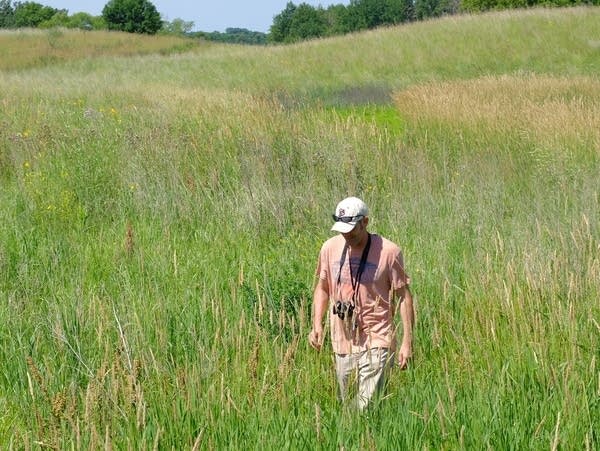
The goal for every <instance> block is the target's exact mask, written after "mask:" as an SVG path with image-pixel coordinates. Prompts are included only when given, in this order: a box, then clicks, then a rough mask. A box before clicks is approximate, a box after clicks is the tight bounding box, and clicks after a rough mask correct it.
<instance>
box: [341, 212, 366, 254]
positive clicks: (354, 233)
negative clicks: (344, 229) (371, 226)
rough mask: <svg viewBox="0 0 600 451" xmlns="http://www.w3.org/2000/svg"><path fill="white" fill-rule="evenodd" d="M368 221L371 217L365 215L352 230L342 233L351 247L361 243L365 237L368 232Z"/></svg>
mask: <svg viewBox="0 0 600 451" xmlns="http://www.w3.org/2000/svg"><path fill="white" fill-rule="evenodd" d="M368 222H369V218H367V217H364V218H362V219H361V220H360V221H359V222H358V223H357V224H356V226H355V227H354V228H353V229H352V230H351V231H350V232H348V233H342V236H343V237H344V239H345V240H346V243H348V245H349V246H350V247H352V246H356V245H358V244H360V243H361V241H362V240H363V239H364V237H365V236H366V232H367V224H368Z"/></svg>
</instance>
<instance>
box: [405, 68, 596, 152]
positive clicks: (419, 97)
mask: <svg viewBox="0 0 600 451" xmlns="http://www.w3.org/2000/svg"><path fill="white" fill-rule="evenodd" d="M395 102H396V105H397V107H398V108H399V110H400V111H401V112H402V114H403V115H404V116H406V117H408V118H410V119H411V120H415V121H417V122H418V121H421V120H426V121H431V120H433V121H435V122H441V123H446V124H456V126H457V127H463V126H464V127H467V128H477V129H479V128H483V129H484V130H489V131H492V132H493V131H496V132H516V133H518V134H519V135H521V136H523V137H525V138H529V139H532V140H534V141H536V142H539V143H544V144H547V145H551V144H559V143H563V144H564V142H565V139H568V140H575V141H576V142H577V144H579V145H581V144H586V145H588V146H589V145H593V147H594V148H595V149H596V150H600V80H597V79H594V78H585V77H570V78H556V77H549V76H536V75H526V76H501V77H484V78H479V79H476V80H467V81H459V82H446V83H435V84H428V85H421V86H417V87H413V88H410V89H407V90H405V91H401V92H399V93H397V94H396V95H395Z"/></svg>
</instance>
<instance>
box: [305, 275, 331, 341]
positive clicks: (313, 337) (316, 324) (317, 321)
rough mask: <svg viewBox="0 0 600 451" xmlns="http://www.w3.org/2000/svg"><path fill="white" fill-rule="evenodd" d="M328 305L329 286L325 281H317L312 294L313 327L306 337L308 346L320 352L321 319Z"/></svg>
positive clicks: (321, 339) (321, 336)
mask: <svg viewBox="0 0 600 451" xmlns="http://www.w3.org/2000/svg"><path fill="white" fill-rule="evenodd" d="M328 305H329V286H328V283H327V281H326V280H323V279H319V281H318V282H317V286H316V287H315V291H314V294H313V326H312V330H311V331H310V334H309V335H308V342H309V343H310V345H311V346H312V347H313V348H315V349H317V350H320V349H321V346H322V345H323V317H324V316H325V312H326V311H327V306H328Z"/></svg>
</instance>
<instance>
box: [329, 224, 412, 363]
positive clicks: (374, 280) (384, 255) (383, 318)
mask: <svg viewBox="0 0 600 451" xmlns="http://www.w3.org/2000/svg"><path fill="white" fill-rule="evenodd" d="M345 244H346V241H345V240H344V237H343V236H342V235H336V236H334V237H332V238H330V239H329V240H327V241H326V242H325V243H324V244H323V246H322V247H321V252H320V253H319V263H318V266H317V276H318V277H319V278H320V279H322V280H324V281H326V282H327V285H328V287H329V309H328V310H329V319H330V320H329V321H330V327H331V340H332V345H333V352H335V353H336V354H350V353H355V352H361V351H364V350H366V349H370V348H379V347H383V348H391V349H395V347H396V328H395V325H394V315H395V311H396V302H395V298H394V291H396V290H398V289H400V288H402V287H404V286H406V285H409V284H410V278H409V277H408V275H407V274H406V272H405V271H404V260H403V257H402V252H401V250H400V248H399V247H398V246H397V245H396V244H394V243H393V242H391V241H389V240H387V239H386V238H383V237H381V236H379V235H376V234H371V247H370V249H369V254H368V256H367V262H366V265H365V266H364V270H363V273H362V275H361V278H360V285H359V286H358V289H357V295H356V299H355V309H354V313H353V315H352V318H351V319H350V320H348V319H345V320H344V321H342V320H341V319H340V318H339V317H338V315H335V314H333V313H332V308H333V305H334V304H335V302H336V301H338V300H340V301H346V302H350V301H351V300H352V298H353V292H354V290H353V288H352V280H351V276H350V267H352V274H353V277H354V280H356V273H357V271H358V267H359V265H360V259H361V256H362V249H361V250H359V251H356V252H350V250H348V252H347V255H346V259H345V261H344V264H343V266H342V268H341V273H340V279H339V283H338V271H339V270H340V262H341V257H342V252H343V250H344V246H345Z"/></svg>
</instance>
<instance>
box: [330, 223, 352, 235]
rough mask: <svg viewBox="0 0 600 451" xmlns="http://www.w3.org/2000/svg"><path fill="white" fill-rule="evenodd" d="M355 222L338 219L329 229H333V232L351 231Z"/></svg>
mask: <svg viewBox="0 0 600 451" xmlns="http://www.w3.org/2000/svg"><path fill="white" fill-rule="evenodd" d="M356 224H357V223H356V222H341V221H338V222H336V223H335V224H333V227H331V230H333V231H334V232H340V233H348V232H352V230H353V229H354V227H356Z"/></svg>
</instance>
